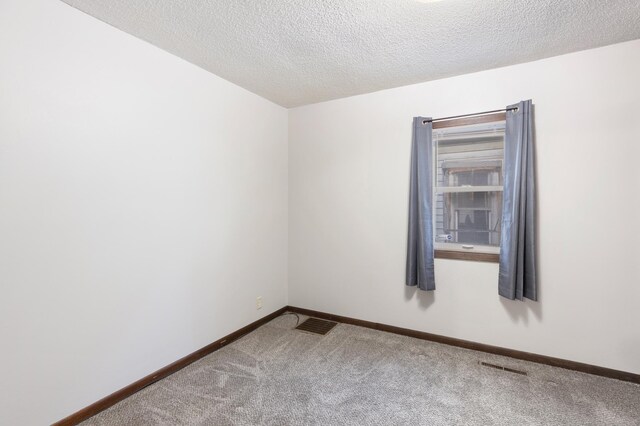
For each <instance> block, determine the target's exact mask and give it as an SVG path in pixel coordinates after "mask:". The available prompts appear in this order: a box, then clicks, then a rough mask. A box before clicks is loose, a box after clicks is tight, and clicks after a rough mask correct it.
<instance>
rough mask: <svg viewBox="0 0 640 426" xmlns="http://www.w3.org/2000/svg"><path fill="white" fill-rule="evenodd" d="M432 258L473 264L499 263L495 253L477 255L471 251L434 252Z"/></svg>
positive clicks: (497, 255) (498, 256) (498, 257)
mask: <svg viewBox="0 0 640 426" xmlns="http://www.w3.org/2000/svg"><path fill="white" fill-rule="evenodd" d="M434 257H435V258H436V259H455V260H471V261H474V262H491V263H499V262H500V255H499V254H497V253H477V252H471V251H455V250H435V251H434Z"/></svg>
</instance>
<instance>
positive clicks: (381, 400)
mask: <svg viewBox="0 0 640 426" xmlns="http://www.w3.org/2000/svg"><path fill="white" fill-rule="evenodd" d="M303 318H304V317H303ZM295 324H296V318H295V317H294V316H291V315H285V316H281V317H279V318H276V319H275V320H273V321H271V322H270V323H268V324H266V325H264V326H263V327H261V328H259V329H258V330H256V331H254V332H252V333H250V334H248V335H246V336H245V337H243V338H242V339H240V340H238V341H236V342H234V343H232V344H230V345H229V346H226V347H225V348H223V349H221V350H219V351H217V352H215V353H213V354H211V355H209V356H207V357H206V358H203V359H202V360H200V361H198V362H196V363H194V364H191V365H190V366H188V367H187V368H185V369H183V370H181V371H179V372H178V373H176V374H174V375H172V376H170V377H168V378H166V379H164V380H162V381H160V382H158V383H156V384H154V385H152V386H149V387H147V388H145V389H144V390H142V391H140V392H138V393H137V394H135V395H133V396H132V397H130V398H128V399H127V400H125V401H122V402H120V403H119V404H117V405H115V406H113V407H111V408H110V409H108V410H106V411H103V412H102V413H100V414H98V415H97V416H95V417H93V418H91V419H89V420H88V421H87V422H85V424H86V425H483V426H484V425H640V385H636V384H632V383H626V382H621V381H617V380H613V379H605V378H602V377H596V376H591V375H588V374H583V373H577V372H572V371H568V370H563V369H559V368H553V367H548V366H544V365H538V364H533V363H528V362H525V361H517V360H513V359H510V358H504V357H500V356H495V355H488V354H484V353H480V352H474V351H469V350H465V349H460V348H455V347H451V346H446V345H440V344H437V343H431V342H427V341H423V340H418V339H413V338H409V337H404V336H397V335H394V334H389V333H384V332H380V331H375V330H369V329H365V328H361V327H355V326H351V325H344V324H339V325H338V326H336V327H335V328H334V329H333V330H332V331H331V332H329V334H327V335H326V336H318V335H313V334H309V333H305V332H302V331H297V330H293V327H294V326H295ZM480 361H485V362H491V363H495V364H500V365H505V366H508V367H511V368H515V369H518V370H524V371H526V372H527V373H528V375H527V376H522V375H519V374H514V373H509V372H505V371H502V370H496V369H493V368H489V367H483V366H480V365H479V362H480Z"/></svg>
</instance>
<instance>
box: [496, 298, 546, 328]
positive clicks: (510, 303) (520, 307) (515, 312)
mask: <svg viewBox="0 0 640 426" xmlns="http://www.w3.org/2000/svg"><path fill="white" fill-rule="evenodd" d="M498 299H500V304H501V305H502V307H503V308H504V310H505V311H507V314H509V318H511V321H513V322H521V321H522V322H523V323H525V324H528V323H529V317H530V315H531V314H532V315H533V316H534V317H535V318H536V319H537V320H538V321H540V320H541V319H542V303H540V293H538V301H537V302H534V301H532V300H529V299H523V301H522V302H521V301H519V300H509V299H505V298H504V297H500V296H498Z"/></svg>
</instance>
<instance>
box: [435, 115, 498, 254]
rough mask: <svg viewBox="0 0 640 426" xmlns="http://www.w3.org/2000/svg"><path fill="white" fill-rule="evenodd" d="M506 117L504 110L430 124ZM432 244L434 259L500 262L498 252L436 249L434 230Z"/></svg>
mask: <svg viewBox="0 0 640 426" xmlns="http://www.w3.org/2000/svg"><path fill="white" fill-rule="evenodd" d="M506 118H507V114H506V112H499V113H494V114H487V115H479V116H475V117H462V118H454V119H450V120H442V121H435V122H433V124H432V128H433V130H438V129H446V128H451V127H461V126H469V125H474V124H484V123H494V122H497V121H506ZM433 161H434V166H435V162H436V161H437V159H436V158H434V160H433ZM434 171H435V167H434ZM434 182H435V181H434ZM435 193H436V185H435V184H434V186H433V194H434V199H435ZM434 226H435V224H434ZM433 245H434V257H435V258H436V259H454V260H470V261H475V262H491V263H499V262H500V254H499V253H487V252H476V251H459V250H444V249H437V248H435V246H436V241H435V232H434V241H433ZM498 250H499V248H498Z"/></svg>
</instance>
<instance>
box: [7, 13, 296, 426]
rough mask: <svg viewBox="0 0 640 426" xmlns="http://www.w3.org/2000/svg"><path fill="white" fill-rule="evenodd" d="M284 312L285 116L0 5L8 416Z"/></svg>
mask: <svg viewBox="0 0 640 426" xmlns="http://www.w3.org/2000/svg"><path fill="white" fill-rule="evenodd" d="M258 295H261V296H263V298H264V308H263V309H261V310H259V311H258V310H256V308H255V298H256V296H258ZM286 303H287V111H286V110H285V109H283V108H281V107H279V106H276V105H274V104H272V103H271V102H268V101H266V100H264V99H262V98H260V97H258V96H256V95H253V94H251V93H249V92H247V91H245V90H244V89H241V88H239V87H237V86H234V85H232V84H230V83H228V82H226V81H224V80H222V79H220V78H217V77H215V76H213V75H212V74H210V73H208V72H206V71H203V70H202V69H199V68H198V67H196V66H194V65H191V64H189V63H187V62H185V61H183V60H181V59H178V58H176V57H174V56H172V55H170V54H168V53H165V52H163V51H161V50H159V49H157V48H155V47H153V46H151V45H149V44H147V43H145V42H143V41H141V40H138V39H136V38H134V37H132V36H130V35H127V34H125V33H124V32H121V31H119V30H116V29H114V28H112V27H110V26H108V25H106V24H104V23H101V22H100V21H98V20H96V19H94V18H92V17H89V16H87V15H84V14H83V13H81V12H79V11H77V10H75V9H73V8H71V7H69V6H67V5H66V4H63V3H61V2H56V1H46V0H29V1H25V0H0V342H1V343H0V345H1V346H2V349H1V350H0V377H1V382H2V383H1V384H0V424H3V425H29V424H47V423H51V422H53V421H56V420H59V419H61V418H63V417H65V416H66V415H69V414H71V413H72V412H74V411H76V410H78V409H80V408H83V407H84V406H86V405H88V404H91V403H93V402H95V401H97V400H98V399H100V398H102V397H104V396H106V395H108V394H110V393H111V392H114V391H116V390H118V389H119V388H121V387H123V386H125V385H128V384H130V383H132V382H134V381H135V380H137V379H140V378H141V377H143V376H145V375H146V374H149V373H151V372H153V371H155V370H156V369H158V368H161V367H163V366H165V365H167V364H169V363H171V362H173V361H175V360H177V359H179V358H181V357H182V356H184V355H187V354H189V353H190V352H192V351H194V350H197V349H199V348H201V347H202V346H205V345H207V344H209V343H211V342H213V341H214V340H216V339H218V338H220V337H222V336H224V335H226V334H227V333H230V332H232V331H235V330H237V329H239V328H241V327H243V326H245V325H247V324H249V323H250V322H252V321H254V320H256V319H258V318H259V317H262V316H264V315H267V314H269V313H270V312H272V311H274V310H276V309H278V308H281V307H282V306H284V305H286Z"/></svg>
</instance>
